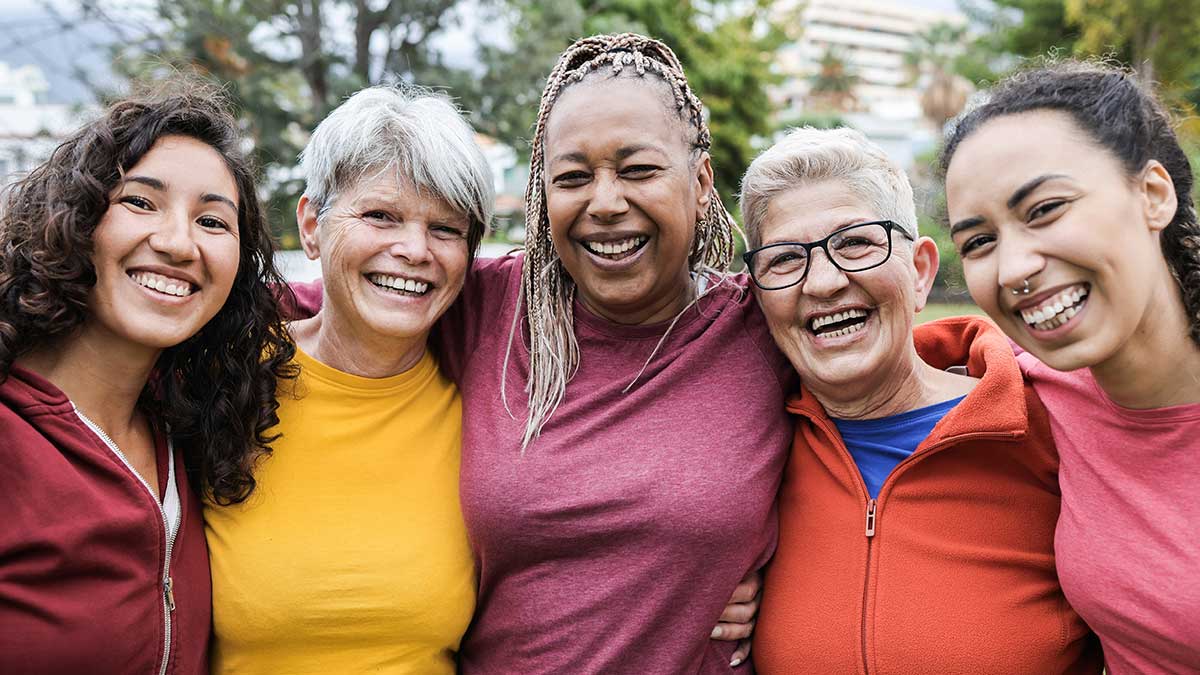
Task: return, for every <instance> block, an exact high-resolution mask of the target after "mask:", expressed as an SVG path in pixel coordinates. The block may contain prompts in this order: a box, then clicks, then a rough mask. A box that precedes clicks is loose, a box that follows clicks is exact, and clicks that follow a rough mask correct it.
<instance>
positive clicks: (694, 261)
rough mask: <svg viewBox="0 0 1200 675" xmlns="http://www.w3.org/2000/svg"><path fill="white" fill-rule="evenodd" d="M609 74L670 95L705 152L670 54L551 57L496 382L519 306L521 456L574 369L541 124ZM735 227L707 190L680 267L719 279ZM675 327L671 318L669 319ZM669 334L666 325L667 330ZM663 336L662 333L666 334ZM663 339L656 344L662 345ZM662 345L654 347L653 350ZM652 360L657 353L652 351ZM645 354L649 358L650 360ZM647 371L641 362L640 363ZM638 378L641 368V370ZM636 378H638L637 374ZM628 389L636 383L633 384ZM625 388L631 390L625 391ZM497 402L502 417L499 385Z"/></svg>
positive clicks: (637, 43) (589, 46) (648, 46)
mask: <svg viewBox="0 0 1200 675" xmlns="http://www.w3.org/2000/svg"><path fill="white" fill-rule="evenodd" d="M605 66H607V67H609V68H611V71H612V73H613V75H614V76H618V75H620V74H621V73H622V72H623V71H625V70H626V69H627V68H632V69H633V70H634V71H635V72H636V74H637V75H638V76H640V77H644V76H646V74H647V73H652V74H654V75H656V76H657V77H659V78H661V79H662V80H663V81H664V82H665V83H666V84H667V85H668V86H669V87H670V89H671V93H672V95H673V98H674V104H675V108H676V112H677V113H678V114H679V115H680V116H681V117H682V118H683V119H684V121H686V122H687V123H688V124H689V125H690V127H691V128H692V129H693V130H694V131H695V132H696V138H695V140H694V141H693V150H694V151H699V152H707V151H708V149H709V148H710V146H711V145H712V138H711V136H710V134H709V131H708V124H707V123H706V122H705V120H704V112H703V104H702V103H701V102H700V99H699V98H697V97H696V95H695V94H694V93H692V89H691V87H690V86H688V82H687V77H686V76H685V75H684V72H683V65H682V64H681V63H680V62H679V59H678V58H677V57H676V56H675V53H674V52H672V51H671V48H670V47H668V46H666V45H665V44H663V43H662V42H659V41H658V40H654V39H651V38H648V37H645V36H643V35H637V34H634V33H623V34H620V35H597V36H593V37H589V38H584V39H582V40H578V41H576V42H575V43H574V44H572V45H571V46H570V47H568V48H567V50H566V51H565V52H563V54H562V55H561V56H560V57H559V59H558V63H556V64H555V66H554V69H553V70H551V71H550V76H549V77H548V78H547V81H546V88H545V90H544V91H543V92H542V100H541V105H540V106H539V108H538V116H537V123H536V126H535V128H534V134H533V142H532V152H531V154H530V159H529V184H528V185H527V187H526V189H525V228H526V229H525V251H526V256H525V261H524V268H523V270H522V284H521V293H520V297H519V298H518V302H517V306H518V311H517V312H516V314H515V316H514V317H513V324H512V327H511V329H510V333H509V342H508V350H507V351H506V353H505V357H504V361H505V362H504V370H503V372H504V377H507V374H508V360H509V356H510V354H511V352H512V345H513V340H514V339H515V336H516V334H517V326H518V322H519V317H520V311H519V308H520V306H521V299H522V298H523V299H524V304H525V318H526V321H527V323H528V326H529V338H530V344H529V353H530V358H529V383H528V385H527V386H526V392H527V393H528V395H529V413H528V417H527V419H526V425H525V435H524V438H523V439H522V443H521V448H522V451H524V449H525V448H526V447H528V446H529V443H530V442H531V441H532V440H533V439H534V438H536V437H537V436H538V434H539V433H540V432H541V429H542V426H543V425H545V423H546V421H547V420H548V419H549V418H550V416H551V415H552V414H553V413H554V410H555V409H556V408H557V407H558V405H559V403H560V402H562V399H563V396H564V395H565V393H566V390H567V383H568V382H569V381H570V380H571V378H572V377H573V376H574V375H575V372H576V370H577V369H578V367H579V344H578V342H577V341H576V339H575V331H574V312H573V309H572V308H573V304H574V300H575V282H574V280H572V279H571V277H570V275H569V274H567V272H566V269H565V268H564V267H563V265H562V262H561V261H560V259H559V257H558V254H557V252H556V251H555V249H554V244H553V242H552V241H551V239H550V222H549V218H548V216H547V213H546V193H545V186H544V182H543V176H544V172H545V147H544V145H545V134H546V121H547V119H548V118H549V116H550V111H551V109H552V108H553V107H554V104H555V102H556V101H557V100H558V98H559V96H560V95H561V94H562V92H563V90H564V89H566V88H567V87H569V86H571V85H572V84H576V83H579V82H581V81H583V80H584V79H585V78H586V77H587V76H588V75H589V74H591V73H593V72H597V71H599V70H600V69H601V68H602V67H605ZM736 229H737V225H736V223H735V222H734V220H733V218H732V217H731V216H730V215H729V212H728V211H726V210H725V206H724V205H723V204H722V203H721V198H720V196H719V195H718V194H717V192H716V190H715V188H714V189H713V192H712V197H711V199H710V201H709V205H708V210H707V211H706V212H705V214H704V216H703V217H701V218H700V220H699V222H697V223H696V231H695V234H694V236H693V241H692V247H691V251H690V253H689V255H688V265H689V267H690V268H691V270H692V272H693V273H701V272H704V271H715V272H718V273H721V274H723V273H725V272H726V271H728V269H729V265H730V263H731V262H732V260H733V253H734V239H733V233H734V231H735V230H736ZM676 319H678V316H677V317H676ZM671 325H672V326H674V322H672V324H671ZM667 330H668V332H669V331H670V328H668V329H667ZM665 338H666V335H664V336H663V339H665ZM661 344H662V341H661V340H660V342H659V346H661ZM655 352H657V347H656V348H655ZM653 357H654V354H653V353H652V354H651V356H650V358H651V359H652V358H653ZM647 363H649V361H647ZM643 370H644V366H643ZM638 375H639V377H640V375H641V373H639V374H638ZM635 381H636V378H635ZM631 386H632V383H631ZM500 391H501V397H502V398H503V400H504V405H505V408H506V409H508V399H507V395H506V391H507V389H506V387H505V383H504V382H501V387H500Z"/></svg>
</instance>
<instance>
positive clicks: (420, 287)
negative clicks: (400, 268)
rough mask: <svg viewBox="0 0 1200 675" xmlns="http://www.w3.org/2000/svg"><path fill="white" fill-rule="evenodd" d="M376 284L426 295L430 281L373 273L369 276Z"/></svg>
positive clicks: (394, 289)
mask: <svg viewBox="0 0 1200 675" xmlns="http://www.w3.org/2000/svg"><path fill="white" fill-rule="evenodd" d="M367 278H368V279H369V280H370V282H371V283H373V284H375V285H376V286H383V287H384V288H390V289H392V290H393V291H404V292H406V293H413V294H416V295H424V294H425V292H426V291H428V290H429V283H428V282H425V281H417V280H415V279H405V278H404V277H393V276H390V275H387V274H372V275H370V276H368V277H367Z"/></svg>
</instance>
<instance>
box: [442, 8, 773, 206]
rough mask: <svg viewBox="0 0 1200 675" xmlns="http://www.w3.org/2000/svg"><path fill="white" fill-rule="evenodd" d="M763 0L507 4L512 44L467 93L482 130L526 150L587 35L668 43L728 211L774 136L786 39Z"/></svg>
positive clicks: (491, 59)
mask: <svg viewBox="0 0 1200 675" xmlns="http://www.w3.org/2000/svg"><path fill="white" fill-rule="evenodd" d="M769 4H770V3H768V2H765V0H759V1H756V2H745V1H742V0H737V1H734V0H714V1H713V2H705V3H700V2H692V1H691V0H564V1H563V2H557V3H542V2H533V1H531V0H509V3H508V7H507V17H508V20H509V21H512V22H513V23H514V26H515V27H514V30H513V32H512V40H511V42H510V43H509V44H507V45H503V46H492V45H487V46H485V47H484V48H483V51H482V52H481V53H482V54H483V58H482V62H483V66H484V68H485V69H486V70H485V74H484V75H483V77H482V78H480V79H479V80H478V81H479V83H480V85H481V86H480V87H478V89H476V90H475V91H470V90H469V89H464V90H463V96H464V100H465V101H467V102H468V103H469V105H468V107H470V108H473V109H474V110H475V111H476V115H475V119H474V120H473V121H474V122H475V123H476V125H477V126H478V127H480V128H482V129H485V130H487V131H488V132H489V133H492V134H494V135H496V136H497V137H498V138H500V139H501V140H503V141H505V142H507V143H509V144H511V145H513V146H514V147H516V148H517V149H518V151H519V152H521V153H522V154H527V153H528V150H529V148H528V143H527V139H528V138H529V137H530V135H531V133H532V124H533V121H534V119H535V118H536V116H537V103H538V100H539V98H540V96H541V91H542V88H543V87H544V86H545V79H546V75H547V74H549V72H550V69H551V67H553V65H554V61H555V58H556V57H557V56H558V54H559V53H560V52H561V51H562V50H563V49H565V48H566V47H567V46H568V45H569V44H570V43H571V41H572V40H574V39H575V38H578V37H581V36H584V35H594V34H598V33H613V32H624V31H633V32H638V33H643V34H646V35H650V36H652V37H655V38H658V39H660V40H662V41H663V42H665V43H666V44H667V45H668V46H670V47H671V49H673V50H674V51H675V53H676V54H677V55H678V56H679V59H680V61H682V62H683V65H684V68H685V69H686V70H687V75H688V80H689V82H690V83H691V85H692V88H693V89H695V91H696V94H697V95H698V96H700V98H701V99H702V100H703V101H704V105H705V107H706V109H707V111H708V114H709V126H710V128H711V130H712V136H713V148H712V157H713V166H714V167H715V169H716V176H717V178H716V180H717V188H718V189H719V190H720V192H721V195H722V197H723V198H724V199H725V200H726V203H727V204H732V203H733V202H732V201H730V200H731V199H732V197H733V195H734V194H736V192H737V183H738V180H740V178H741V175H742V173H743V172H744V171H745V170H746V167H747V166H749V164H750V160H751V159H753V155H754V152H755V146H754V140H755V139H756V138H758V137H765V136H768V135H769V134H770V133H771V131H772V105H771V101H770V100H769V98H768V96H767V89H768V85H769V84H771V83H772V82H774V81H775V76H774V75H773V74H772V72H771V62H772V58H773V56H774V54H775V51H776V50H777V49H778V48H779V46H780V45H781V44H782V43H783V40H784V34H783V32H782V31H781V30H780V29H779V28H778V27H777V26H775V25H774V24H773V23H772V22H771V21H770V20H769V17H768V10H769Z"/></svg>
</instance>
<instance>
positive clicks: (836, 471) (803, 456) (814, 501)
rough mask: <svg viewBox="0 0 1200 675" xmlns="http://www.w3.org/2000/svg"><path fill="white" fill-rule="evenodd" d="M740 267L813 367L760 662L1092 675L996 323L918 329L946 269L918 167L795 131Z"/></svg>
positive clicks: (751, 178)
mask: <svg viewBox="0 0 1200 675" xmlns="http://www.w3.org/2000/svg"><path fill="white" fill-rule="evenodd" d="M742 212H743V215H744V217H745V222H746V227H747V234H748V237H749V240H750V246H751V247H752V249H751V250H750V251H749V252H747V253H746V255H745V259H746V264H747V266H748V268H749V270H750V273H751V275H752V277H753V279H754V283H755V285H756V287H757V290H756V295H757V296H758V301H759V304H760V305H761V306H762V310H763V313H764V314H765V315H766V318H767V323H768V325H769V326H770V328H771V334H772V335H773V336H774V338H775V341H776V343H777V344H778V345H779V347H780V349H781V350H783V352H784V354H786V355H787V356H788V358H789V360H790V361H791V363H792V365H793V367H794V368H795V369H796V372H797V373H798V374H799V376H800V382H801V386H800V387H799V390H798V391H797V392H795V393H794V394H793V395H792V396H791V397H790V398H789V399H788V401H787V409H788V411H789V412H790V413H791V414H792V415H793V416H794V417H795V420H796V433H795V438H794V440H793V443H792V454H791V458H790V461H789V463H788V468H787V472H786V474H785V476H784V480H783V485H782V486H781V488H780V495H779V504H780V506H779V509H780V534H779V549H778V551H777V552H776V554H775V557H774V559H773V560H772V562H771V566H770V568H769V570H768V573H767V577H766V581H765V585H764V592H763V593H764V595H763V605H762V612H761V614H760V616H759V620H758V628H757V634H756V637H755V649H754V654H755V664H756V666H757V667H758V671H759V672H762V673H781V674H783V673H797V672H815V673H854V672H860V673H872V672H919V673H964V674H968V673H1001V672H1003V673H1028V674H1029V675H1035V674H1039V675H1040V674H1044V673H1099V672H1101V670H1102V663H1101V655H1100V652H1099V649H1098V647H1097V644H1096V641H1095V638H1094V636H1093V635H1091V633H1090V631H1089V630H1088V629H1087V626H1086V625H1084V623H1083V621H1082V620H1080V618H1079V617H1078V616H1077V615H1076V614H1075V613H1074V612H1073V611H1072V610H1071V608H1070V607H1069V606H1068V605H1067V603H1066V601H1065V600H1064V598H1063V593H1062V589H1061V588H1060V587H1059V584H1058V579H1057V577H1056V576H1055V571H1054V551H1053V534H1054V524H1055V520H1056V518H1057V516H1058V509H1059V492H1058V486H1057V483H1056V481H1055V472H1056V470H1057V466H1058V459H1057V457H1056V455H1055V452H1054V445H1053V442H1052V441H1051V437H1050V429H1049V424H1048V421H1047V418H1046V412H1045V409H1044V408H1043V406H1042V405H1041V403H1040V401H1039V400H1038V398H1037V396H1036V395H1034V393H1033V390H1032V389H1031V388H1030V387H1029V386H1028V385H1027V384H1026V383H1024V382H1023V380H1022V378H1021V373H1020V371H1019V369H1018V368H1017V363H1016V358H1015V357H1014V356H1013V353H1012V349H1011V348H1010V347H1009V345H1008V341H1007V340H1006V339H1005V337H1004V335H1003V334H1002V333H1001V332H1000V331H999V330H997V329H996V327H995V326H993V325H992V324H991V323H989V322H988V321H986V320H984V319H981V318H975V317H970V318H967V317H964V318H957V319H946V320H942V321H938V322H933V323H931V324H925V325H922V326H919V327H916V328H914V327H913V320H914V319H913V317H914V315H915V314H916V313H917V312H919V311H920V310H921V309H922V308H923V307H924V306H925V301H926V298H927V297H928V294H929V289H930V285H931V284H932V282H933V279H934V276H935V275H936V274H937V268H938V252H937V246H936V245H935V244H934V242H933V240H931V239H929V238H928V237H921V236H919V235H918V233H917V229H916V222H917V220H916V209H915V206H914V204H913V194H912V188H911V187H910V186H909V183H908V179H907V178H906V177H905V175H904V172H903V171H902V170H901V169H900V168H899V167H897V166H896V165H895V164H894V163H892V162H891V161H890V160H889V159H888V158H887V156H886V155H884V153H883V152H882V151H881V150H880V149H879V148H878V147H876V146H874V145H872V144H871V143H870V142H869V141H867V139H866V138H865V137H864V136H863V135H862V134H861V133H859V132H857V131H852V130H849V129H837V130H817V129H810V128H805V129H798V130H795V131H793V132H792V133H790V134H789V135H788V136H787V137H785V138H784V139H783V140H781V141H780V142H779V143H777V144H776V145H775V146H773V147H772V148H770V149H769V150H767V151H766V152H764V153H763V154H762V155H760V156H759V157H758V158H756V159H755V160H754V162H753V163H752V164H751V165H750V168H749V169H748V170H747V172H746V176H745V177H744V178H743V180H742Z"/></svg>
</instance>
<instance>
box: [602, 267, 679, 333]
mask: <svg viewBox="0 0 1200 675" xmlns="http://www.w3.org/2000/svg"><path fill="white" fill-rule="evenodd" d="M696 294H697V293H696V282H695V281H694V280H693V279H692V276H691V273H690V272H686V275H685V277H684V278H683V280H682V281H681V283H680V284H679V286H678V289H677V291H676V292H675V293H672V294H669V295H666V296H664V297H662V298H657V299H655V300H654V301H653V302H649V303H646V304H645V305H641V306H638V307H634V308H624V307H621V308H612V307H604V306H603V305H601V304H599V303H597V302H593V301H592V300H591V299H589V298H588V297H587V295H586V294H584V293H582V292H580V293H579V301H580V302H582V303H583V306H584V307H587V309H588V311H590V312H591V313H592V314H595V315H596V316H598V317H600V318H602V319H605V320H608V321H611V322H613V323H619V324H622V325H626V326H642V325H646V324H653V323H662V322H663V321H669V320H670V319H672V318H674V317H675V315H677V314H679V313H680V312H682V311H683V310H684V309H685V308H687V306H688V303H690V302H691V301H692V300H694V299H695V298H696Z"/></svg>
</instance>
